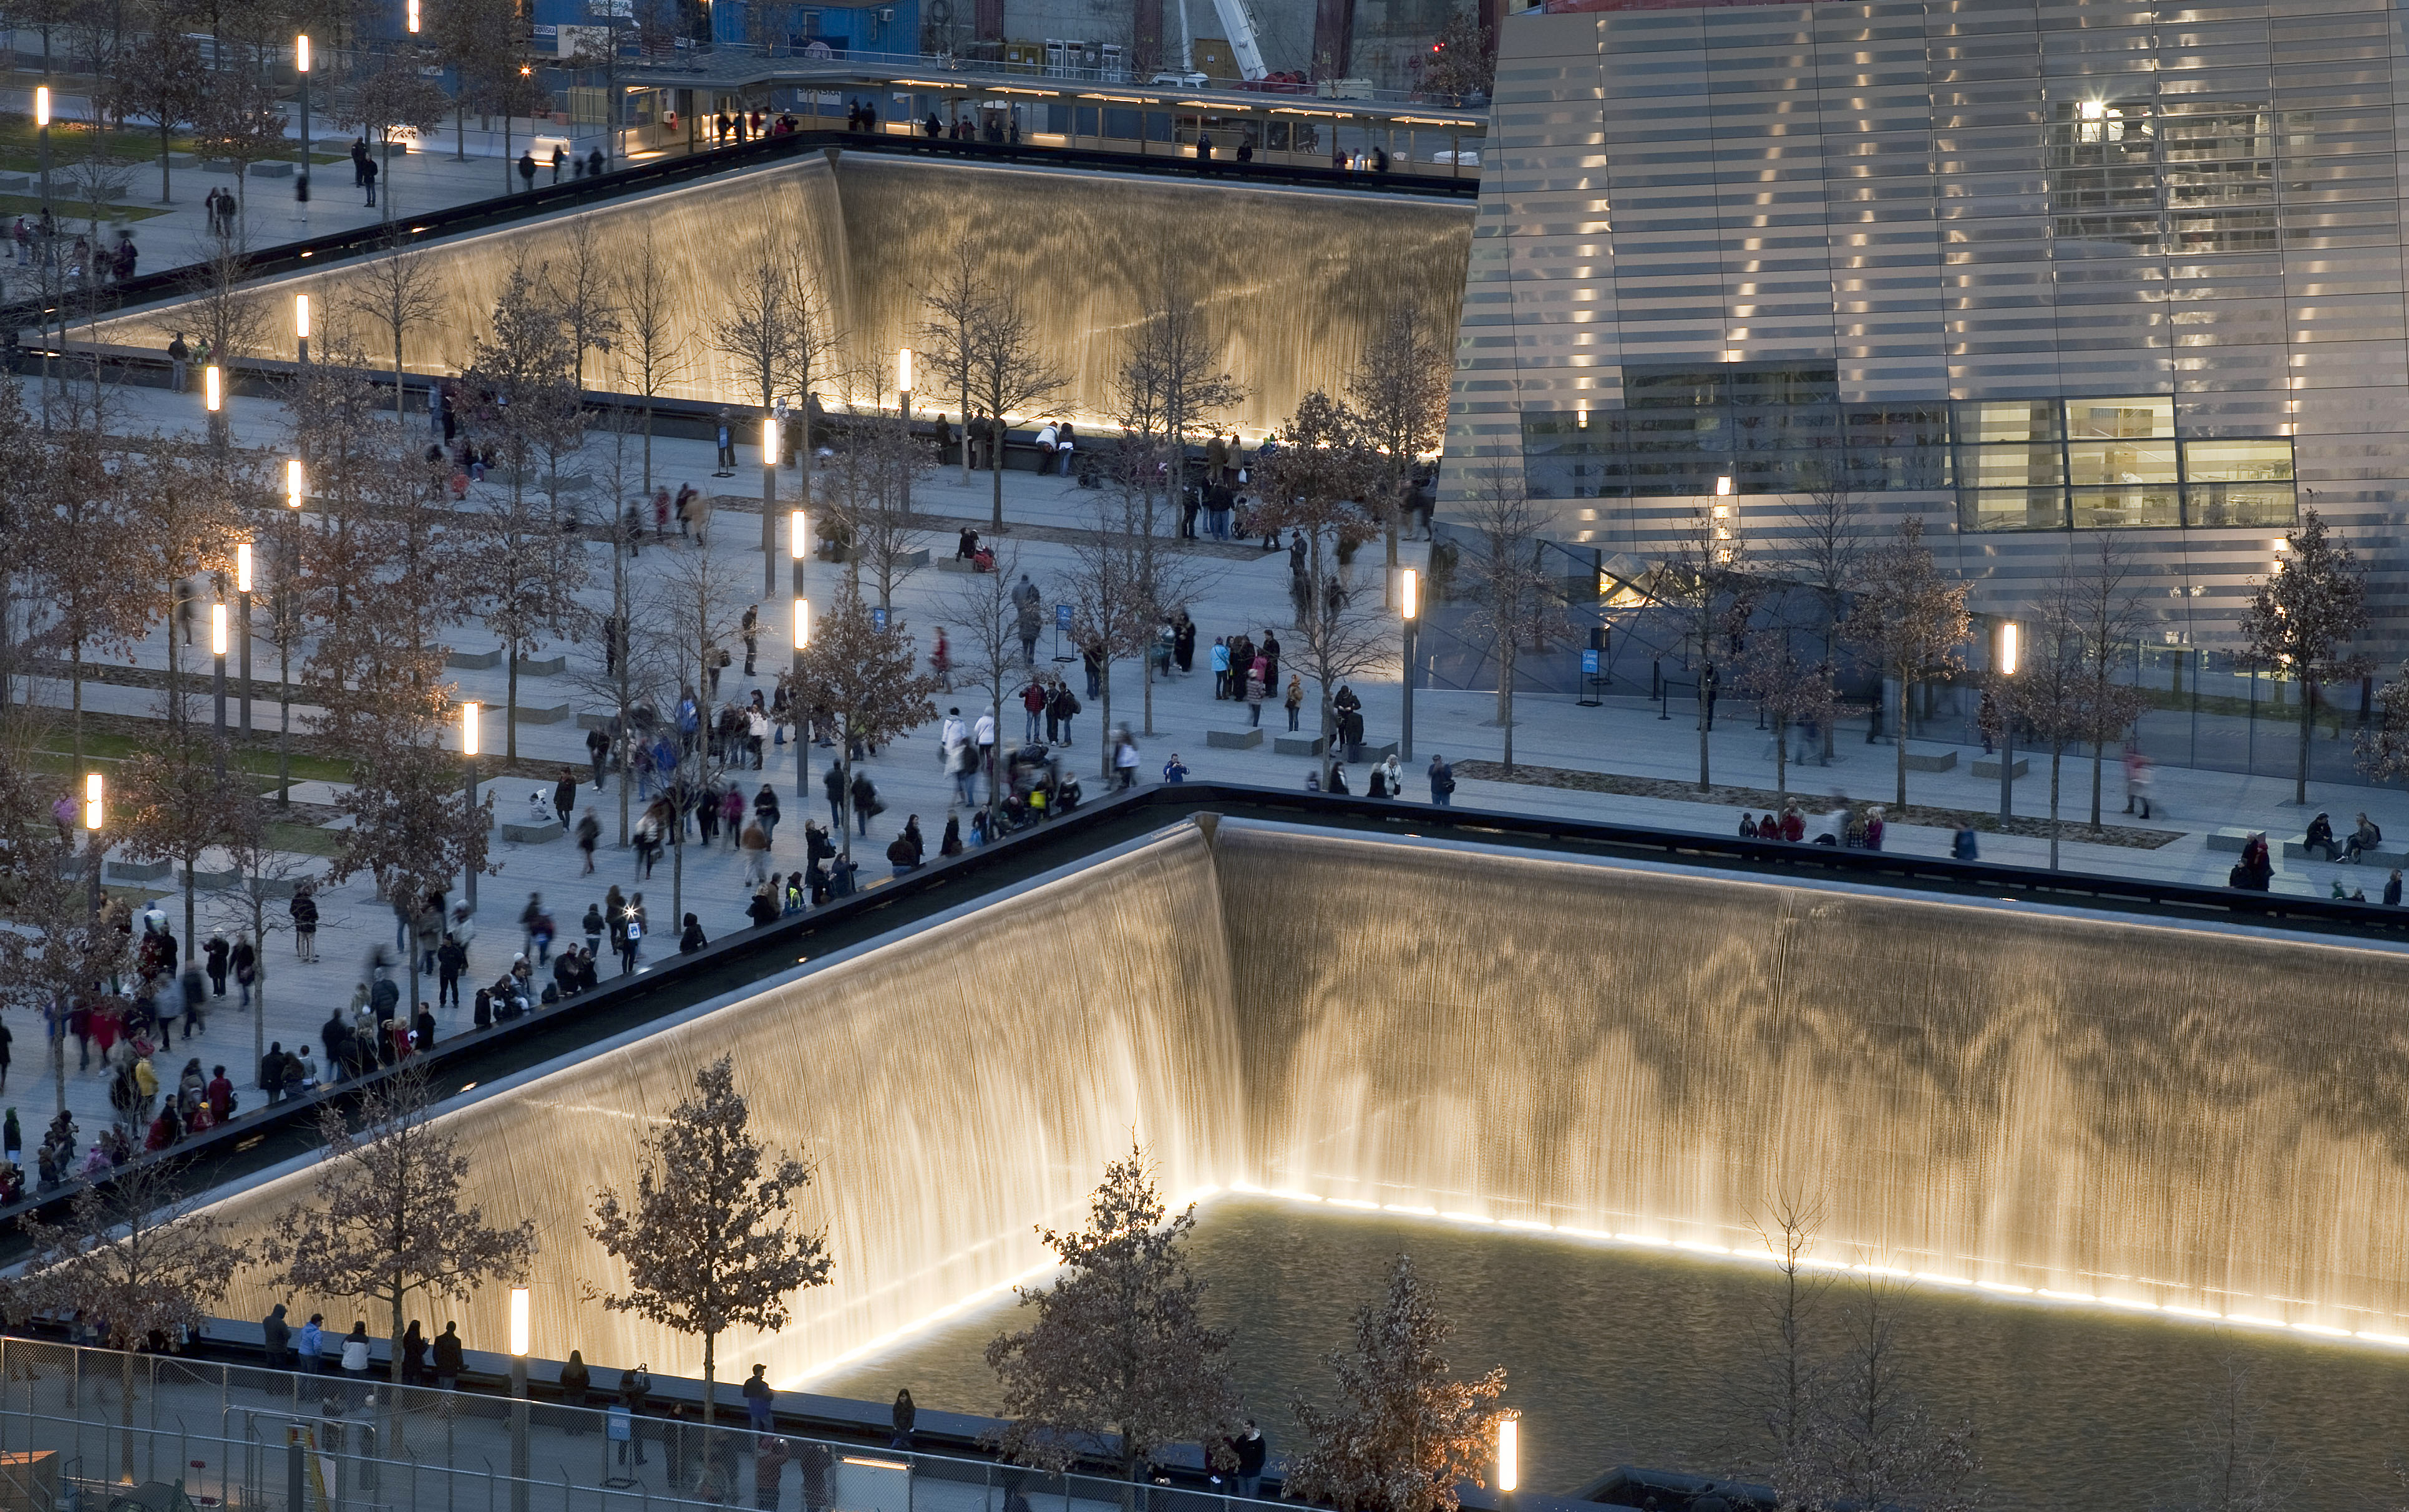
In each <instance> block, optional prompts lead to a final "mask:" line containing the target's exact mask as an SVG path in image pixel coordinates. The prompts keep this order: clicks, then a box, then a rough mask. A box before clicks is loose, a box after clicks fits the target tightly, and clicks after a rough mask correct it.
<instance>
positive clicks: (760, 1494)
mask: <svg viewBox="0 0 2409 1512" xmlns="http://www.w3.org/2000/svg"><path fill="white" fill-rule="evenodd" d="M604 1374H605V1375H610V1374H611V1373H609V1372H605V1373H604ZM728 1416H729V1417H731V1418H735V1419H736V1420H737V1421H738V1422H739V1423H740V1424H741V1423H742V1422H743V1417H744V1414H743V1409H735V1410H733V1411H732V1412H730V1413H729V1414H728ZM153 1482H166V1483H171V1484H172V1483H180V1484H181V1485H182V1486H183V1488H184V1490H185V1493H186V1495H188V1496H189V1497H190V1498H191V1499H192V1501H193V1502H194V1504H195V1505H197V1506H202V1507H232V1508H243V1509H257V1512H375V1509H379V1508H395V1509H400V1508H411V1509H416V1512H622V1509H625V1512H639V1509H642V1512H651V1509H656V1508H657V1509H661V1512H671V1509H673V1508H679V1507H685V1506H694V1507H704V1506H748V1505H749V1506H753V1507H757V1508H760V1509H762V1512H1246V1509H1247V1508H1249V1507H1258V1506H1263V1505H1265V1504H1262V1503H1254V1502H1248V1501H1247V1500H1246V1499H1244V1498H1240V1497H1235V1496H1224V1495H1219V1494H1214V1493H1212V1492H1210V1491H1207V1490H1191V1489H1180V1488H1173V1487H1166V1486H1154V1485H1148V1486H1130V1485H1124V1484H1122V1483H1121V1482H1119V1481H1117V1480H1110V1479H1099V1478H1096V1477H1093V1476H1059V1475H1047V1474H1045V1473H1043V1472H1039V1471H1034V1470H1027V1469H1021V1468H1018V1467H1016V1466H1012V1465H1005V1464H998V1463H995V1462H990V1461H985V1460H976V1459H966V1458H960V1457H956V1456H950V1455H942V1454H930V1453H925V1452H922V1451H919V1450H915V1449H900V1448H876V1449H873V1448H864V1447H862V1446H860V1445H858V1444H847V1443H843V1442H838V1441H834V1440H829V1439H819V1438H813V1437H809V1436H806V1435H801V1434H794V1433H778V1432H775V1431H772V1432H768V1433H763V1432H759V1431H756V1430H754V1429H752V1428H750V1427H749V1426H725V1425H721V1426H714V1427H711V1428H707V1429H706V1428H705V1427H703V1425H702V1423H701V1420H700V1413H699V1408H698V1406H697V1404H692V1403H678V1402H667V1401H663V1400H662V1399H660V1398H654V1399H653V1400H652V1401H651V1402H650V1403H648V1404H647V1410H644V1411H642V1412H633V1411H627V1410H622V1409H616V1408H600V1407H596V1406H578V1405H572V1404H568V1403H564V1402H534V1401H518V1400H513V1399H512V1398H509V1397H506V1396H497V1395H489V1394H484V1393H480V1392H459V1391H444V1390H431V1389H425V1388H418V1387H400V1388H397V1387H395V1386H393V1385H391V1384H390V1383H388V1382H386V1381H383V1380H380V1379H376V1378H374V1377H366V1378H353V1377H350V1376H346V1375H342V1374H341V1373H339V1372H324V1373H319V1374H310V1373H300V1372H287V1371H274V1370H257V1369H251V1368H247V1367H243V1366H238V1365H224V1364H216V1363H209V1362H202V1361H186V1360H180V1359H177V1358H174V1357H172V1356H165V1355H137V1354H121V1353H117V1352H114V1351H110V1350H103V1349H86V1348H79V1347H76V1346H68V1345H52V1344H44V1343H36V1342H29V1341H26V1340H22V1339H0V1506H7V1507H9V1508H19V1507H22V1508H27V1509H30V1512H54V1509H71V1512H105V1509H107V1508H108V1506H109V1505H110V1503H111V1500H112V1499H113V1498H114V1497H116V1496H117V1495H119V1494H121V1493H123V1492H124V1491H126V1490H130V1489H132V1488H135V1487H138V1486H142V1485H147V1484H151V1483H153Z"/></svg>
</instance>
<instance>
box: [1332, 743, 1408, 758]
mask: <svg viewBox="0 0 2409 1512" xmlns="http://www.w3.org/2000/svg"><path fill="white" fill-rule="evenodd" d="M1396 754H1397V742H1394V741H1386V742H1378V743H1376V742H1371V741H1365V742H1363V744H1361V745H1359V746H1356V747H1355V748H1353V749H1352V750H1349V751H1348V752H1346V753H1345V756H1346V757H1347V759H1348V760H1349V761H1353V762H1359V763H1360V762H1365V761H1386V760H1388V759H1389V758H1390V757H1391V756H1395V755H1396Z"/></svg>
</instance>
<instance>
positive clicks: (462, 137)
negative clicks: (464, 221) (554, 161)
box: [433, 0, 519, 188]
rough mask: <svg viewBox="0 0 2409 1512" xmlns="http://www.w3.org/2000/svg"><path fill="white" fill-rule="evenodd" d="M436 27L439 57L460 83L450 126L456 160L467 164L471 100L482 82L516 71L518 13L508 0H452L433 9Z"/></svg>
mask: <svg viewBox="0 0 2409 1512" xmlns="http://www.w3.org/2000/svg"><path fill="white" fill-rule="evenodd" d="M434 22H435V30H434V33H433V41H434V43H435V49H436V53H437V56H439V57H440V58H441V59H442V60H443V62H444V63H445V64H447V65H450V67H451V68H452V69H453V70H454V77H455V78H456V79H458V80H459V84H458V87H457V92H456V93H455V94H454V95H453V98H452V123H453V126H454V130H455V131H456V133H457V134H458V149H457V153H456V161H459V162H462V163H466V162H468V161H469V102H470V100H471V98H472V97H474V96H478V95H480V94H483V86H484V83H485V81H486V80H488V79H493V78H494V77H496V76H497V75H498V74H501V73H503V72H505V71H509V70H512V69H514V68H515V67H516V66H517V57H518V50H519V46H518V43H519V34H518V10H517V7H515V6H514V5H512V4H511V3H510V0H454V3H453V4H450V5H442V6H438V7H435V15H434ZM505 166H506V167H507V162H506V163H505ZM504 187H505V188H507V187H508V180H504Z"/></svg>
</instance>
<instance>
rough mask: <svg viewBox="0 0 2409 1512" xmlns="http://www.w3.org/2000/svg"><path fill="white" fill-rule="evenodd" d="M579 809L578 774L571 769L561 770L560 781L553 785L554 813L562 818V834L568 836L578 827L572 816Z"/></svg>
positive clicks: (564, 768)
mask: <svg viewBox="0 0 2409 1512" xmlns="http://www.w3.org/2000/svg"><path fill="white" fill-rule="evenodd" d="M576 809H577V773H576V772H575V770H572V769H570V768H568V767H563V768H561V769H560V781H558V782H556V783H555V784H553V785H552V812H553V813H555V814H558V815H559V816H560V832H561V833H562V834H564V835H565V834H568V833H569V832H570V831H571V830H572V829H574V828H576V826H575V825H574V824H573V823H571V822H570V821H571V816H572V815H573V814H575V812H576Z"/></svg>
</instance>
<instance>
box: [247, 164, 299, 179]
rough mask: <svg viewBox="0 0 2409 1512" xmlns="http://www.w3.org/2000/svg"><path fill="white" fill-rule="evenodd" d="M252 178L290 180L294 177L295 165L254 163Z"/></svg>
mask: <svg viewBox="0 0 2409 1512" xmlns="http://www.w3.org/2000/svg"><path fill="white" fill-rule="evenodd" d="M251 176H252V178H254V179H290V178H292V177H293V165H292V164H290V163H254V164H252V166H251Z"/></svg>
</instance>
